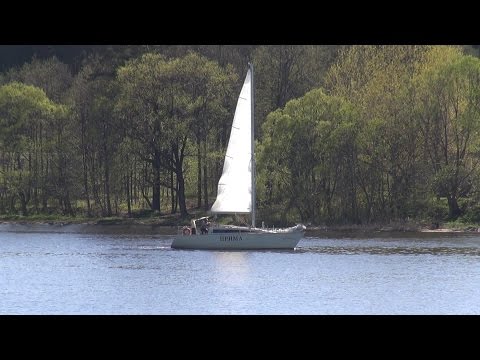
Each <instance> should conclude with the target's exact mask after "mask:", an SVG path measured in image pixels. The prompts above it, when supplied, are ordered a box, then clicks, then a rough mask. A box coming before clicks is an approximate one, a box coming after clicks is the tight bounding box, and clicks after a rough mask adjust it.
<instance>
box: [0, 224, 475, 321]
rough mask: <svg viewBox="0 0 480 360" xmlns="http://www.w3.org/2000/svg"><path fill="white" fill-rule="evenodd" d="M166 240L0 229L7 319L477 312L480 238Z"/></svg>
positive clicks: (74, 228)
mask: <svg viewBox="0 0 480 360" xmlns="http://www.w3.org/2000/svg"><path fill="white" fill-rule="evenodd" d="M169 233H172V229H163V230H162V229H159V228H155V227H133V228H132V227H112V226H111V225H107V226H90V227H88V226H82V225H69V226H63V227H62V226H49V225H35V226H30V225H8V224H0V314H480V236H479V235H478V234H444V233H439V234H435V233H428V234H409V233H397V234H395V233H392V234H385V233H374V234H354V233H350V234H348V233H344V234H339V233H337V234H333V235H332V234H328V233H322V232H318V233H307V237H306V238H304V239H302V240H301V241H300V243H299V247H298V248H297V249H296V250H295V251H202V250H173V249H171V248H170V244H171V241H172V237H171V235H168V234H169Z"/></svg>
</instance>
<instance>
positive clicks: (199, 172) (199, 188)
mask: <svg viewBox="0 0 480 360" xmlns="http://www.w3.org/2000/svg"><path fill="white" fill-rule="evenodd" d="M200 149H201V144H200V140H197V168H198V169H197V207H198V208H200V207H201V206H202V154H201V151H200Z"/></svg>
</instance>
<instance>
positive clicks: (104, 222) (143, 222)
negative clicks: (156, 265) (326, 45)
mask: <svg viewBox="0 0 480 360" xmlns="http://www.w3.org/2000/svg"><path fill="white" fill-rule="evenodd" d="M0 225H27V226H29V225H49V226H53V227H58V226H62V227H63V226H68V225H80V226H89V227H90V226H93V227H97V226H99V227H104V226H107V227H115V226H133V227H140V228H142V227H143V228H152V227H154V228H157V227H159V228H164V229H167V228H177V227H178V226H184V225H185V221H183V222H181V221H172V219H171V218H170V219H168V220H167V219H158V218H157V219H152V218H145V219H125V218H123V219H120V218H115V219H91V220H86V219H78V220H75V219H73V220H72V219H68V220H67V219H65V220H60V219H57V220H41V219H38V220H34V219H32V220H29V219H15V220H13V219H0ZM306 227H307V230H306V231H307V232H360V233H373V232H385V233H393V232H406V233H477V232H478V233H480V227H476V226H466V225H465V226H464V227H460V228H458V227H455V228H450V227H443V226H439V227H438V228H432V227H431V226H427V225H421V224H395V225H381V224H374V225H336V226H321V225H320V226H319V225H307V226H306Z"/></svg>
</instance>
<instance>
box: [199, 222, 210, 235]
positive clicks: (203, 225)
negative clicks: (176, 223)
mask: <svg viewBox="0 0 480 360" xmlns="http://www.w3.org/2000/svg"><path fill="white" fill-rule="evenodd" d="M208 225H210V223H209V222H208V219H202V223H201V225H200V231H201V234H202V235H204V234H208Z"/></svg>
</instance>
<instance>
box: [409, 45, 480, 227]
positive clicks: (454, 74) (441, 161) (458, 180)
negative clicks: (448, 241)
mask: <svg viewBox="0 0 480 360" xmlns="http://www.w3.org/2000/svg"><path fill="white" fill-rule="evenodd" d="M416 81H417V87H418V105H417V108H416V113H417V117H418V120H419V123H420V128H421V131H422V135H423V138H424V149H425V154H426V156H427V157H428V160H429V163H430V166H431V168H432V172H433V178H432V181H431V185H432V189H433V191H434V192H435V194H436V195H437V196H439V197H446V198H447V201H448V207H449V217H450V218H451V219H456V218H458V216H460V215H461V214H462V210H461V208H460V207H459V205H458V199H459V198H460V197H465V196H467V195H468V193H469V191H470V188H471V184H472V175H473V174H475V171H476V169H477V166H478V157H477V155H478V150H479V145H480V143H479V140H480V139H479V138H478V133H479V130H480V123H479V122H478V119H479V118H480V60H479V59H478V58H474V57H472V56H465V55H463V54H462V52H461V50H460V49H458V48H453V47H435V48H433V49H432V50H431V51H430V53H429V54H428V61H427V62H426V64H425V67H424V68H423V69H422V72H420V73H419V75H418V77H417V78H416Z"/></svg>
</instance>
